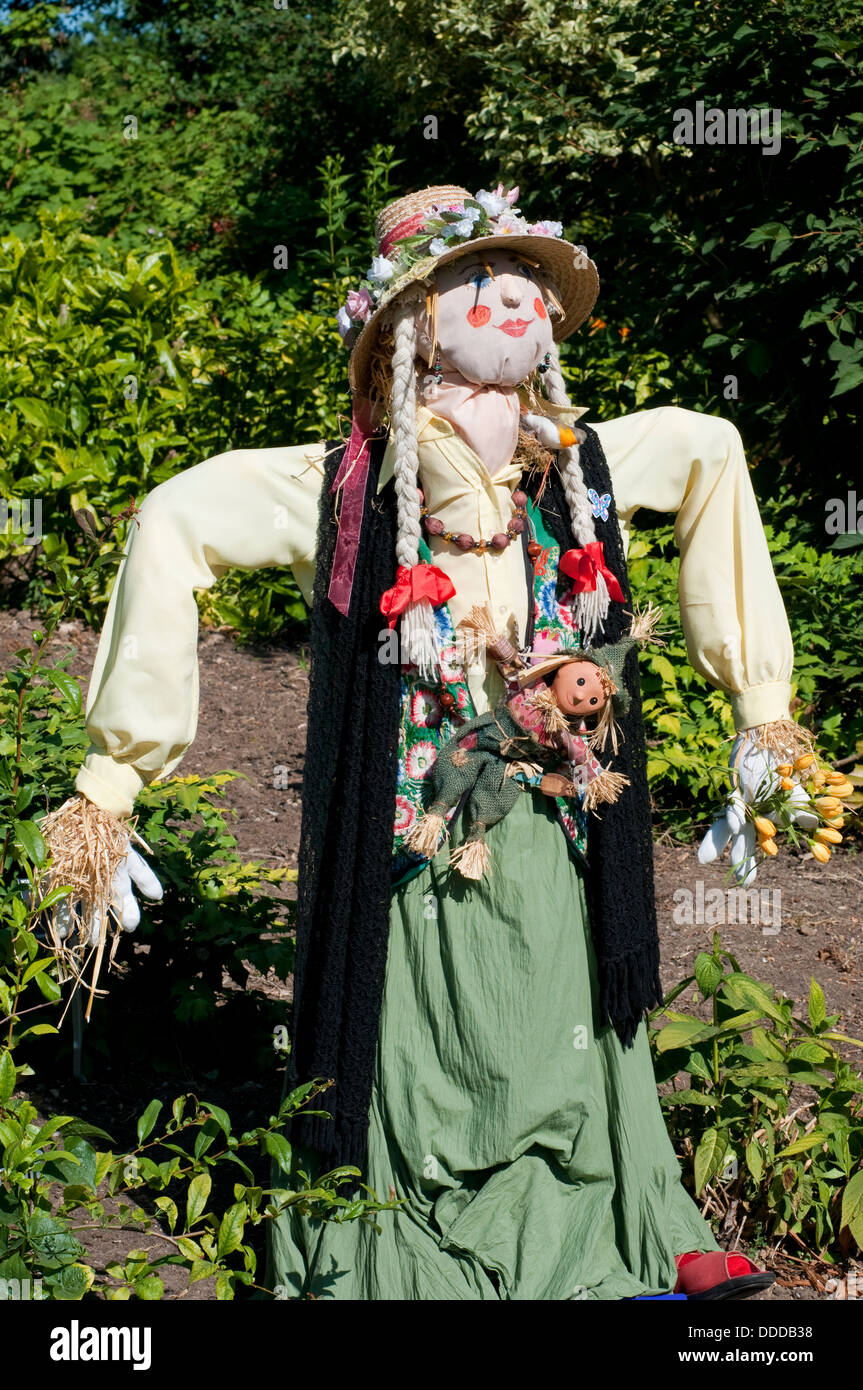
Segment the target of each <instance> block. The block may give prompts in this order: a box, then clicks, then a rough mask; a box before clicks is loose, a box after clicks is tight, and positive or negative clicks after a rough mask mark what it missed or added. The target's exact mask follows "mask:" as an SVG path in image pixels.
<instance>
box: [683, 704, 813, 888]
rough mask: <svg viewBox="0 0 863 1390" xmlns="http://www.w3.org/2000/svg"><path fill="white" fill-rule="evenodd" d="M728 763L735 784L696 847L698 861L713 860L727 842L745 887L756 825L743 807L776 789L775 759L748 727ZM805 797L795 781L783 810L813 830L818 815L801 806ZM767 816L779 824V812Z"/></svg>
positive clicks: (752, 868)
mask: <svg viewBox="0 0 863 1390" xmlns="http://www.w3.org/2000/svg"><path fill="white" fill-rule="evenodd" d="M728 765H729V767H730V768H731V770H732V772H736V773H737V777H736V779H735V785H734V788H733V790H732V791H731V794H730V795H729V798H728V802H727V804H726V807H725V811H724V812H723V813H722V814H721V815H719V816H717V817H716V819H715V820H714V822H713V824H712V825H711V827H710V829H709V830H708V832H707V834H706V835H705V837H704V839H703V840H702V841H701V844H700V845H699V847H698V862H699V864H713V863H715V861H716V860H717V859H719V857H720V855H721V854H722V853H723V851H724V850H725V848H726V846H727V845H729V844H730V846H731V855H730V857H731V867H732V869H733V871H734V877H735V878H736V879H737V882H738V883H740V884H742V885H743V887H744V888H748V886H749V884H750V883H753V882H754V881H755V877H756V865H755V842H756V838H757V836H756V831H755V826H754V825H753V823H752V821H751V820H748V819H747V817H746V807H747V806H748V805H751V804H752V802H753V801H755V800H757V799H759V798H761V797H763V796H766V795H769V793H771V792H773V791H775V789H776V784H777V782H778V781H779V777H778V774H777V772H776V765H777V759H776V757H775V756H774V754H773V753H771V752H770V751H769V749H766V748H762V747H760V746H759V745H758V744H757V743H755V741H754V740H753V738H752V734H751V731H750V730H749V729H743V730H742V731H741V732H740V733H739V734H738V735H737V738H736V739H735V741H734V747H733V748H732V750H731V756H730V758H729V759H728ZM808 801H809V798H808V796H807V794H806V792H805V791H804V789H803V787H801V786H799V785H797V786H795V787H794V788H793V790H792V791H790V792H789V793H788V796H787V798H786V802H785V812H786V815H787V817H788V819H790V820H791V821H794V822H795V823H796V824H798V825H800V826H802V827H803V828H804V829H807V830H813V829H814V828H815V826H817V825H818V824H819V821H818V817H817V816H816V815H814V814H813V813H812V812H811V811H806V810H802V809H801V806H802V805H806V804H808ZM795 808H796V809H795ZM768 820H772V821H773V823H774V825H780V824H782V816H781V815H778V814H773V815H770V816H768Z"/></svg>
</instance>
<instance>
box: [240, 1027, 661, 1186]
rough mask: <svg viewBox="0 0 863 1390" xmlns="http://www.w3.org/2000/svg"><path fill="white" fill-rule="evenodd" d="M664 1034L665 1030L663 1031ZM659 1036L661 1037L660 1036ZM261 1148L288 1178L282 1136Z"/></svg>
mask: <svg viewBox="0 0 863 1390" xmlns="http://www.w3.org/2000/svg"><path fill="white" fill-rule="evenodd" d="M663 1032H665V1029H663ZM660 1036H661V1035H660ZM262 1142H263V1146H264V1150H265V1152H266V1153H268V1154H269V1155H270V1157H271V1158H274V1159H275V1160H276V1163H277V1164H278V1167H279V1168H280V1169H281V1171H282V1172H283V1173H287V1174H288V1175H289V1176H290V1172H291V1146H290V1144H289V1143H288V1141H287V1139H285V1137H284V1135H282V1134H265V1135H264V1136H263V1141H262Z"/></svg>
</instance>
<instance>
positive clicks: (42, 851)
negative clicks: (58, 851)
mask: <svg viewBox="0 0 863 1390" xmlns="http://www.w3.org/2000/svg"><path fill="white" fill-rule="evenodd" d="M14 828H15V839H16V841H17V842H18V844H19V845H20V846H21V848H22V849H23V851H24V853H25V854H26V855H27V857H28V859H32V861H33V863H34V864H38V865H40V866H41V865H42V864H44V863H45V860H46V859H47V858H48V850H47V847H46V845H45V841H44V840H43V839H42V835H41V833H40V830H39V827H38V825H37V824H36V822H35V821H34V820H16V822H15V827H14Z"/></svg>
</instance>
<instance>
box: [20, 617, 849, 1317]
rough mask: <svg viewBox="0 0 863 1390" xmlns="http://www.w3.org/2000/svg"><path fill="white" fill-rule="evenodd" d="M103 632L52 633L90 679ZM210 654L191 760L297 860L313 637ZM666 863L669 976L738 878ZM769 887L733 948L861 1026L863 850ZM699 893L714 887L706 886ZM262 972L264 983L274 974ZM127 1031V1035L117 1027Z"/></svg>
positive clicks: (99, 1106)
mask: <svg viewBox="0 0 863 1390" xmlns="http://www.w3.org/2000/svg"><path fill="white" fill-rule="evenodd" d="M33 626H34V624H33V621H32V619H31V618H30V616H29V615H27V614H19V613H13V612H0V665H3V666H6V665H7V664H8V663H9V661H10V660H11V654H12V653H13V652H14V651H15V650H16V649H17V648H18V647H20V646H23V645H27V644H29V638H30V632H31V631H32V629H33ZM96 644H97V634H95V633H94V632H92V631H91V630H90V629H88V628H86V627H84V626H83V625H81V624H78V623H70V624H65V625H64V627H63V630H62V632H61V633H60V634H59V636H58V638H57V639H56V641H55V644H54V654H55V655H59V654H60V653H61V652H64V651H71V652H72V660H71V662H70V667H69V669H70V670H71V671H72V673H73V674H74V675H76V676H77V677H78V678H79V679H80V680H81V682H82V685H83V687H84V688H85V689H86V685H87V682H88V679H89V674H90V670H91V668H92V664H93V658H94V656H95V651H96ZM199 658H200V687H201V695H200V716H199V726H198V735H197V738H196V740H195V742H194V743H193V744H192V746H191V748H190V749H189V751H188V753H187V754H186V756H185V758H184V760H183V763H182V765H181V769H180V770H181V772H182V773H184V774H190V773H196V774H199V775H206V774H210V773H213V772H219V771H224V770H226V769H229V768H230V769H233V770H235V771H238V772H241V773H243V774H244V778H243V779H240V780H237V781H235V782H233V783H231V784H230V785H229V786H228V787H227V789H226V801H227V803H228V804H229V805H230V806H232V807H233V808H235V809H236V811H237V813H238V816H237V821H236V823H235V826H234V827H233V833H235V835H236V837H237V839H238V841H239V845H240V849H241V852H242V853H244V854H245V855H247V856H248V857H250V858H257V859H264V860H267V861H268V862H271V863H273V864H280V865H283V864H287V865H289V866H291V867H296V864H297V847H298V843H299V826H300V804H299V801H300V788H301V779H302V767H303V747H304V742H305V728H306V722H305V709H306V694H307V678H306V663H305V653H304V651H303V649H302V648H301V647H297V646H295V645H288V644H278V643H276V644H273V645H268V646H261V647H255V648H248V647H241V646H238V645H237V643H236V641H235V640H234V638H233V637H232V636H231V635H230V634H228V633H223V632H213V631H202V633H201V635H200V638H199ZM157 867H158V866H157ZM655 867H656V896H657V907H658V913H659V927H660V936H661V941H662V951H663V965H662V977H663V982H664V984H665V985H666V986H669V987H670V986H671V985H672V984H674V983H675V982H676V981H677V980H679V979H681V978H682V977H683V976H684V975H686V974H689V973H690V972H691V969H692V965H693V962H694V959H695V956H696V954H697V953H698V952H699V951H701V950H705V949H709V948H710V943H711V941H712V937H713V931H714V929H715V927H714V924H713V923H712V922H711V921H710V918H709V903H710V899H709V898H708V897H707V896H706V895H708V894H709V892H710V890H711V889H714V888H719V889H723V890H725V889H727V888H728V887H729V886H730V885H729V881H728V878H727V873H726V869H725V868H723V867H716V866H712V867H709V868H702V867H701V866H700V865H699V864H698V862H697V860H696V857H695V849H694V847H693V846H680V845H675V844H666V843H662V842H660V843H658V844H657V846H656V852H655ZM699 882H700V883H701V885H702V888H701V889H699ZM758 887H759V889H762V890H766V891H765V896H764V897H763V899H762V900H761V901H762V904H763V908H762V920H761V921H760V922H756V923H752V922H744V923H742V924H730V923H720V924H718V930H719V932H720V935H721V937H722V940H723V944H724V945H725V946H726V947H727V948H728V949H730V950H731V951H733V952H734V954H735V955H736V956H737V958H738V959H739V961H740V964H741V966H742V968H743V969H744V970H748V971H750V972H751V973H752V974H754V975H755V976H757V977H760V978H764V979H765V980H769V981H771V982H772V983H774V984H776V985H778V986H779V987H781V988H782V990H783V991H784V992H785V993H787V994H788V995H790V996H791V997H792V998H794V999H797V1000H805V999H806V997H807V995H808V991H809V982H810V979H811V977H813V976H814V977H815V978H816V979H817V980H818V981H819V983H820V984H821V985H822V987H823V989H824V992H825V994H826V997H827V1007H828V1010H830V1011H831V1012H838V1013H840V1015H841V1024H840V1026H841V1027H842V1028H843V1030H844V1031H847V1032H849V1033H850V1034H852V1036H860V1035H861V1030H863V862H861V859H860V856H859V854H858V853H857V852H856V851H855V847H854V845H853V844H851V845H848V846H847V848H845V849H844V850H843V852H842V853H841V854H840V855H837V856H836V857H835V858H833V859H832V860H831V861H830V863H829V864H827V865H825V866H821V865H818V864H816V863H815V861H814V860H812V859H811V858H806V859H801V858H796V857H794V856H793V855H791V854H788V853H783V854H782V855H781V856H780V857H779V858H778V860H777V862H775V863H771V864H769V865H767V866H766V867H765V868H763V869H762V870H761V871H760V873H759V880H758ZM681 890H684V891H686V892H689V893H690V894H691V895H692V899H691V902H692V918H693V920H691V921H686V920H681V919H682V918H684V916H685V908H686V905H687V900H686V899H685V898H681ZM675 894H677V897H675ZM700 894H703V895H705V896H704V897H702V898H700V896H699V895H700ZM777 895H778V896H777ZM699 901H701V902H702V907H701V910H700V911H699ZM699 918H700V920H699ZM705 919H706V920H705ZM777 925H778V927H779V931H778V932H776V931H775V927H776V926H777ZM260 983H261V985H262V986H263V984H264V982H263V981H262V982H260ZM277 992H278V993H280V994H283V996H284V997H285V998H286V999H287V998H289V997H290V987H289V982H287V981H286V982H284V983H283V984H282V985H281V988H279V987H277ZM121 1033H122V1028H121ZM121 1042H122V1037H120V1038H118V1043H121ZM187 1081H188V1082H189V1084H188V1086H186V1085H185V1084H183V1085H180V1086H176V1085H174V1083H173V1081H172V1082H170V1083H166V1084H165V1086H164V1087H163V1089H164V1090H165V1095H166V1096H167V1095H168V1094H169V1093H170V1094H176V1093H177V1091H178V1090H179V1089H187V1088H188V1089H193V1085H192V1084H191V1083H192V1082H194V1081H195V1078H187ZM40 1082H42V1083H43V1084H39V1085H37V1086H35V1087H34V1089H33V1096H34V1099H35V1100H36V1102H37V1103H38V1104H40V1105H42V1106H44V1108H46V1109H47V1108H48V1107H50V1108H51V1109H53V1110H55V1111H58V1110H59V1111H67V1112H69V1113H78V1114H84V1115H85V1116H86V1118H88V1119H91V1120H93V1121H94V1122H95V1123H101V1124H103V1125H105V1126H106V1127H107V1128H108V1129H109V1130H111V1131H113V1130H114V1129H116V1128H118V1127H119V1128H123V1127H124V1125H126V1124H128V1123H130V1122H131V1120H132V1118H133V1117H134V1116H136V1115H137V1114H139V1113H140V1112H141V1110H143V1108H144V1106H145V1105H146V1103H147V1101H148V1100H149V1099H150V1098H151V1097H152V1096H153V1094H154V1093H158V1090H157V1088H155V1087H154V1085H153V1078H152V1075H148V1072H147V1068H146V1065H143V1064H141V1065H136V1062H135V1058H134V1056H129V1055H127V1056H125V1057H120V1058H118V1061H117V1062H115V1063H114V1064H113V1065H111V1064H106V1065H102V1064H101V1063H100V1075H99V1084H98V1085H92V1086H89V1087H82V1086H81V1085H80V1084H79V1083H75V1082H73V1081H72V1079H71V1078H70V1077H69V1076H68V1075H59V1074H58V1075H56V1076H55V1077H53V1078H52V1082H51V1083H49V1084H47V1085H45V1084H44V1079H43V1078H40ZM280 1089H281V1077H280V1075H279V1073H278V1072H277V1071H275V1070H274V1071H273V1073H272V1074H270V1075H268V1076H265V1077H261V1078H259V1079H256V1080H253V1081H244V1082H242V1083H241V1084H240V1085H239V1086H237V1085H235V1084H233V1083H232V1084H231V1085H230V1086H229V1087H228V1089H227V1091H226V1092H223V1093H221V1094H217V1093H214V1092H218V1091H219V1087H218V1085H215V1086H214V1085H211V1086H210V1089H209V1091H205V1094H208V1095H209V1097H210V1099H212V1100H214V1101H216V1102H219V1103H223V1104H226V1105H227V1107H228V1108H229V1110H231V1112H232V1113H235V1114H236V1115H237V1118H238V1122H239V1123H241V1122H242V1120H243V1118H244V1117H245V1116H247V1117H248V1120H247V1122H258V1121H259V1119H260V1117H261V1116H262V1115H264V1116H265V1115H266V1114H268V1113H269V1111H270V1110H271V1109H272V1108H273V1106H274V1105H275V1104H276V1103H277V1101H278V1097H279V1093H280ZM109 1120H110V1123H108V1121H109ZM97 1240H98V1242H99V1246H98V1252H97V1253H98V1258H99V1260H100V1262H101V1263H103V1264H107V1263H110V1262H111V1261H112V1260H114V1259H117V1258H118V1256H119V1255H120V1253H121V1251H122V1249H123V1248H124V1243H125V1246H126V1247H127V1248H128V1247H131V1246H135V1245H140V1246H148V1245H152V1246H153V1248H154V1249H155V1248H156V1244H155V1242H154V1241H152V1240H150V1239H149V1238H148V1239H142V1238H141V1237H128V1238H127V1237H124V1236H123V1235H122V1234H117V1235H109V1234H105V1235H100V1236H98V1238H97ZM103 1245H104V1249H103V1248H102V1247H103ZM775 1267H776V1270H777V1273H778V1274H779V1276H780V1281H781V1282H780V1283H779V1284H777V1285H775V1286H774V1288H773V1289H771V1290H769V1291H768V1292H767V1293H766V1294H762V1295H759V1297H761V1298H764V1299H766V1300H771V1299H789V1298H804V1299H805V1298H824V1297H831V1296H835V1295H834V1294H833V1292H832V1291H825V1282H826V1279H827V1278H828V1277H829V1275H830V1273H831V1271H829V1270H828V1269H827V1268H826V1267H820V1268H817V1267H816V1266H814V1265H812V1264H811V1263H809V1264H808V1265H807V1264H804V1263H802V1262H801V1263H795V1262H793V1261H792V1260H788V1259H782V1258H780V1259H779V1260H778V1261H777V1262H776V1265H775ZM859 1268H860V1267H859V1266H858V1269H859ZM861 1277H863V1276H861ZM186 1296H187V1297H192V1298H195V1297H203V1298H209V1297H213V1296H214V1295H213V1291H212V1290H211V1288H210V1285H209V1283H203V1284H198V1285H196V1286H194V1287H193V1289H192V1290H191V1291H190V1293H189V1294H188V1295H186Z"/></svg>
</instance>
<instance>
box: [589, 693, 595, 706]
mask: <svg viewBox="0 0 863 1390" xmlns="http://www.w3.org/2000/svg"><path fill="white" fill-rule="evenodd" d="M590 703H591V704H592V705H595V704H596V696H595V695H594V697H593V699H592V700H591V702H590Z"/></svg>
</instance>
